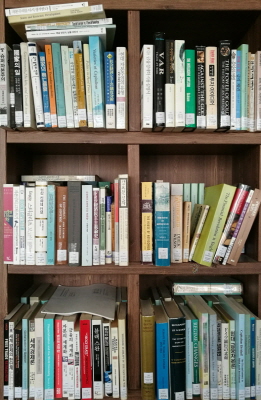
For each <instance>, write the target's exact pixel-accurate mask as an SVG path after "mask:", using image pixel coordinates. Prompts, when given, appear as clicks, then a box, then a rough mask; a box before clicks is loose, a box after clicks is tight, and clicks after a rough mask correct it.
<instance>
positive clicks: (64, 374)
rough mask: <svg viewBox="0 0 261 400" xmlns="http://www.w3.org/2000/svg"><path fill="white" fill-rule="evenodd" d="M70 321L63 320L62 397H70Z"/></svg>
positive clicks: (65, 318) (64, 318)
mask: <svg viewBox="0 0 261 400" xmlns="http://www.w3.org/2000/svg"><path fill="white" fill-rule="evenodd" d="M68 337H69V335H68V321H67V317H65V316H64V317H63V319H62V338H61V340H62V397H68V388H69V374H68Z"/></svg>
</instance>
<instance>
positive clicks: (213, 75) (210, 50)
mask: <svg viewBox="0 0 261 400" xmlns="http://www.w3.org/2000/svg"><path fill="white" fill-rule="evenodd" d="M205 73H206V114H207V126H206V128H207V129H217V48H216V47H210V46H208V47H206V68H205Z"/></svg>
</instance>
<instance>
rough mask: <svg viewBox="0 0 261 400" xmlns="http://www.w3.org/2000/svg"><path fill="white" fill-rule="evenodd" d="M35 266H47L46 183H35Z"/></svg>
mask: <svg viewBox="0 0 261 400" xmlns="http://www.w3.org/2000/svg"><path fill="white" fill-rule="evenodd" d="M35 264H36V265H46V264H47V181H36V182H35Z"/></svg>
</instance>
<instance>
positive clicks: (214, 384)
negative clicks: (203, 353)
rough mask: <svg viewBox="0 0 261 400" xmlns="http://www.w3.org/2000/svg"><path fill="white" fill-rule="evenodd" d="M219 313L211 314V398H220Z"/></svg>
mask: <svg viewBox="0 0 261 400" xmlns="http://www.w3.org/2000/svg"><path fill="white" fill-rule="evenodd" d="M216 332H217V315H216V314H209V353H210V354H209V366H210V371H209V377H210V398H211V399H213V400H214V399H217V398H218V376H217V334H216Z"/></svg>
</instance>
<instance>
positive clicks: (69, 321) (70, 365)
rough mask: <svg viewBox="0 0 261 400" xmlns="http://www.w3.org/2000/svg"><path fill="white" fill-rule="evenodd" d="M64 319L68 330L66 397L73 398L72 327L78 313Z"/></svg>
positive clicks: (73, 361) (73, 360)
mask: <svg viewBox="0 0 261 400" xmlns="http://www.w3.org/2000/svg"><path fill="white" fill-rule="evenodd" d="M47 315H48V314H47ZM52 315H54V314H52ZM64 318H65V317H64ZM45 319H46V317H45ZM66 319H67V331H68V399H74V398H75V393H74V384H75V378H76V377H75V358H74V327H75V324H76V321H77V319H78V314H74V315H69V316H67V317H66Z"/></svg>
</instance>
